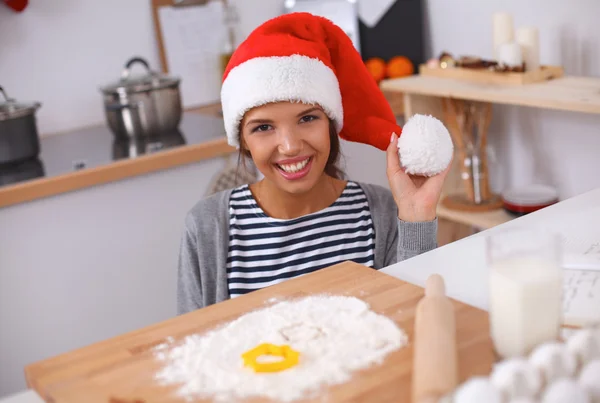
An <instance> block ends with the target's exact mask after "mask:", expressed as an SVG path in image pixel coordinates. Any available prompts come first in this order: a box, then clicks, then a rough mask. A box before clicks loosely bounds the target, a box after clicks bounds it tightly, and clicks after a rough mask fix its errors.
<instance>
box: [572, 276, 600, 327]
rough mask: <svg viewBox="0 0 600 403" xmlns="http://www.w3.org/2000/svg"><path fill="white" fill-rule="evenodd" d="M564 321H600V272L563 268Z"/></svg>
mask: <svg viewBox="0 0 600 403" xmlns="http://www.w3.org/2000/svg"><path fill="white" fill-rule="evenodd" d="M563 276H564V277H563V315H564V320H563V323H564V324H566V325H571V326H584V325H585V324H586V323H595V322H600V272H597V271H583V270H563Z"/></svg>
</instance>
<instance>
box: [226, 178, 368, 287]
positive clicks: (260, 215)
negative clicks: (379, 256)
mask: <svg viewBox="0 0 600 403" xmlns="http://www.w3.org/2000/svg"><path fill="white" fill-rule="evenodd" d="M374 252H375V230H374V227H373V221H372V220H371V212H370V210H369V203H368V201H367V196H366V195H365V193H364V191H363V190H362V188H361V187H360V186H359V185H358V184H356V183H355V182H348V184H347V185H346V188H345V189H344V191H343V192H342V194H341V195H340V197H339V198H338V199H337V200H336V201H335V202H334V203H333V204H331V205H330V206H329V207H327V208H325V209H323V210H320V211H318V212H315V213H311V214H307V215H305V216H302V217H298V218H294V219H289V220H283V219H276V218H272V217H269V216H268V215H266V214H265V212H264V211H263V210H262V209H261V208H260V207H259V206H258V204H257V203H256V201H255V200H254V197H253V196H252V193H251V192H250V189H249V188H248V185H243V186H240V187H238V188H236V189H234V190H233V191H232V193H231V197H230V198H229V248H228V252H227V281H228V285H229V294H230V296H231V298H234V297H237V296H239V295H243V294H246V293H248V292H250V291H254V290H258V289H261V288H264V287H267V286H270V285H273V284H277V283H280V282H282V281H285V280H287V279H290V278H293V277H297V276H300V275H302V274H306V273H310V272H313V271H315V270H319V269H322V268H324V267H327V266H331V265H333V264H336V263H340V262H343V261H346V260H351V261H354V262H356V263H360V264H364V265H366V266H370V267H373V266H374Z"/></svg>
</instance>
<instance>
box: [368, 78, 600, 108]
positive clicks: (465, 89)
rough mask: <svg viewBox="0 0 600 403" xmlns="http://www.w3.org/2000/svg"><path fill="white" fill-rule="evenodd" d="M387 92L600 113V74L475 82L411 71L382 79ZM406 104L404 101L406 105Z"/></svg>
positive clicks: (384, 89) (383, 89)
mask: <svg viewBox="0 0 600 403" xmlns="http://www.w3.org/2000/svg"><path fill="white" fill-rule="evenodd" d="M380 88H381V89H382V91H385V92H386V93H391V92H396V93H404V94H405V95H406V94H408V95H411V96H412V95H426V96H433V97H444V98H458V99H466V100H473V101H482V102H492V103H498V104H508V105H518V106H531V107H537V108H547V109H555V110H564V111H572V112H585V113H600V78H594V77H572V76H566V77H562V78H556V79H553V80H549V81H545V82H542V83H535V84H526V85H498V84H478V83H471V82H466V81H461V80H456V79H449V78H439V77H427V76H421V75H413V76H410V77H403V78H395V79H389V80H383V81H381V83H380ZM405 107H406V105H405Z"/></svg>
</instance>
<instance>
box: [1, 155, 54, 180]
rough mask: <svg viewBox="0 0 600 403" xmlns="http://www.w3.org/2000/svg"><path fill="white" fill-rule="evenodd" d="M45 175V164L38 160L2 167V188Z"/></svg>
mask: <svg viewBox="0 0 600 403" xmlns="http://www.w3.org/2000/svg"><path fill="white" fill-rule="evenodd" d="M44 175H45V170H44V164H43V163H42V161H40V160H39V159H37V158H33V159H28V160H25V161H21V162H17V163H14V164H8V165H2V166H0V186H5V185H11V184H13V183H19V182H23V181H27V180H31V179H36V178H39V177H42V176H44Z"/></svg>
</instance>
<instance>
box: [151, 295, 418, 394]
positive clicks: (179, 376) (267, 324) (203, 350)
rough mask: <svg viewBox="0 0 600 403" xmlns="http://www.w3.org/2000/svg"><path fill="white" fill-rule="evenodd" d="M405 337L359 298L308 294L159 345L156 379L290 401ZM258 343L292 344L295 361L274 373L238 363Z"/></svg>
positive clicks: (192, 388)
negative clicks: (170, 344)
mask: <svg viewBox="0 0 600 403" xmlns="http://www.w3.org/2000/svg"><path fill="white" fill-rule="evenodd" d="M407 341H408V340H407V336H406V334H405V333H404V331H403V330H402V329H400V328H399V327H398V326H397V325H396V324H395V323H394V322H393V321H392V320H390V319H389V318H387V317H385V316H382V315H379V314H376V313H375V312H373V311H371V310H370V309H369V306H368V305H367V304H366V303H365V302H364V301H362V300H360V299H357V298H354V297H344V296H310V297H305V298H301V299H295V300H286V301H283V302H279V303H277V304H275V305H272V306H268V307H266V308H263V309H260V310H257V311H253V312H250V313H247V314H245V315H243V316H241V317H240V318H238V319H236V320H234V321H232V322H230V323H228V324H226V325H224V326H222V327H220V328H217V329H214V330H212V331H210V332H207V333H204V334H195V335H191V336H188V337H186V338H185V339H183V340H182V341H181V342H180V343H178V344H177V345H172V346H170V347H169V349H167V350H165V349H164V348H161V349H160V351H157V352H156V356H155V357H156V359H157V360H159V361H161V362H162V363H163V365H164V366H163V368H162V369H161V370H160V371H159V373H158V374H157V375H156V379H157V380H158V381H159V382H161V383H162V384H167V385H177V387H178V389H177V393H178V394H179V395H180V396H182V397H184V398H188V399H190V400H191V399H198V398H210V399H213V400H214V401H219V402H224V401H232V400H237V399H244V398H249V397H263V398H270V399H272V400H275V401H281V402H291V401H294V400H297V399H300V398H308V397H311V396H315V395H317V394H318V393H319V390H320V389H321V388H322V387H325V386H328V385H336V384H340V383H344V382H346V381H348V380H350V378H351V377H352V373H353V372H355V371H357V370H360V369H364V368H367V367H370V366H372V365H378V364H380V363H381V362H383V360H384V359H385V357H386V355H388V354H389V353H390V352H392V351H394V350H397V349H399V348H401V347H403V346H405V345H406V343H407ZM262 343H272V344H276V345H283V344H287V345H289V346H291V347H292V348H293V349H294V350H296V351H298V352H299V353H300V361H299V363H298V365H296V366H295V367H292V368H290V369H287V370H284V371H281V372H275V373H255V372H254V371H253V370H252V369H250V368H247V367H244V365H243V361H242V359H241V355H242V353H244V352H246V351H248V350H250V349H252V348H254V347H256V346H257V345H259V344H262Z"/></svg>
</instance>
